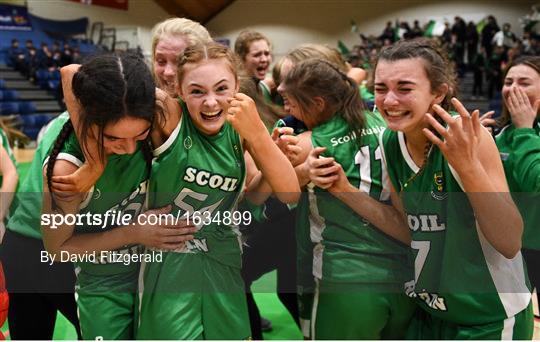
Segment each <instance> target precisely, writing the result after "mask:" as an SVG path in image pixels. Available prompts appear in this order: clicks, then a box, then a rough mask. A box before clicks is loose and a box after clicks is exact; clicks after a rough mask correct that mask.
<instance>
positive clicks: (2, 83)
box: [0, 78, 6, 89]
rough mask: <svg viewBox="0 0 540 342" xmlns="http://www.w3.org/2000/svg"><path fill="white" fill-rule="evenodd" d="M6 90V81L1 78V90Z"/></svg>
mask: <svg viewBox="0 0 540 342" xmlns="http://www.w3.org/2000/svg"><path fill="white" fill-rule="evenodd" d="M5 88H6V81H4V79H3V78H0V89H5Z"/></svg>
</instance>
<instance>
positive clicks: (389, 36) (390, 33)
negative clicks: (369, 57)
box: [379, 21, 394, 42]
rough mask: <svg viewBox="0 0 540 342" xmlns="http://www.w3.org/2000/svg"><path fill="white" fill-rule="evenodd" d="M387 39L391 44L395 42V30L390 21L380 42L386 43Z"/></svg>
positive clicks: (380, 37)
mask: <svg viewBox="0 0 540 342" xmlns="http://www.w3.org/2000/svg"><path fill="white" fill-rule="evenodd" d="M386 39H388V40H390V42H394V28H393V27H392V22H391V21H388V22H387V23H386V27H385V28H384V30H383V32H382V34H381V35H380V36H379V40H381V41H385V40H386Z"/></svg>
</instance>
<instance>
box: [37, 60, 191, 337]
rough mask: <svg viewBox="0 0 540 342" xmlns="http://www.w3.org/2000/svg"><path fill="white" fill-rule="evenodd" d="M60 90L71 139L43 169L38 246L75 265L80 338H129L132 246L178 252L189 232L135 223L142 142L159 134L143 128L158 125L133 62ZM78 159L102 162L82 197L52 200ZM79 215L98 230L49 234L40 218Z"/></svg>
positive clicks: (147, 83)
mask: <svg viewBox="0 0 540 342" xmlns="http://www.w3.org/2000/svg"><path fill="white" fill-rule="evenodd" d="M71 90H72V94H70V91H71ZM64 91H67V92H68V94H69V95H68V96H67V97H66V98H67V101H68V109H69V110H70V111H74V112H75V113H73V114H75V115H73V117H76V118H77V123H76V125H75V127H77V128H78V132H77V133H78V134H77V135H75V132H74V129H73V126H74V125H72V124H71V121H67V122H66V123H65V124H64V126H63V128H62V130H61V131H60V133H59V135H58V137H57V139H56V141H55V142H54V144H53V146H52V148H51V151H50V154H49V158H48V159H47V160H46V161H45V164H46V165H45V167H44V176H43V177H44V178H43V184H44V202H43V209H42V212H43V215H44V216H42V234H43V240H44V245H45V248H46V249H47V251H48V252H49V253H50V254H49V255H50V258H51V259H52V261H66V260H67V261H75V265H76V270H77V271H76V274H77V285H76V293H77V306H78V312H79V319H80V325H81V331H82V335H83V338H84V339H95V338H98V337H102V338H104V339H124V340H126V339H132V338H133V337H134V332H135V323H134V322H135V320H136V314H135V312H136V311H135V308H136V292H137V277H138V273H139V261H140V258H131V257H130V256H132V255H143V254H142V253H143V251H142V249H141V245H145V246H152V247H156V248H160V249H175V248H179V247H181V246H182V245H183V243H184V241H185V240H187V239H189V238H191V236H189V235H185V234H186V233H187V234H189V233H190V232H194V228H193V227H191V228H190V227H183V228H180V229H171V228H175V227H177V226H173V225H172V224H170V223H168V224H162V225H160V226H158V227H156V226H150V225H145V224H144V222H145V220H139V219H137V220H135V218H136V217H137V216H139V215H146V216H148V215H149V213H148V212H146V213H145V214H142V209H143V204H144V201H145V199H146V189H147V181H148V178H149V176H150V168H151V160H152V154H151V146H150V135H151V134H150V133H151V131H152V134H154V133H155V131H159V129H158V128H156V129H153V124H154V123H155V122H157V126H159V127H161V125H160V123H162V122H163V121H164V119H163V118H158V117H157V116H158V115H157V114H156V90H155V84H154V81H153V78H152V75H151V73H150V71H149V70H148V68H147V66H146V65H145V63H144V60H143V59H142V58H140V57H138V56H135V55H132V54H121V55H118V56H115V55H103V56H98V57H95V58H93V59H92V60H90V61H89V62H87V63H85V64H83V65H82V66H81V67H80V68H79V70H78V71H77V72H76V73H75V74H74V75H73V79H72V82H71V87H68V88H67V89H64ZM73 99H75V100H76V101H73ZM79 142H80V143H79ZM85 158H94V159H95V160H98V161H103V160H105V161H106V162H103V163H101V164H103V165H104V168H103V170H100V172H101V175H100V176H99V177H98V179H97V180H96V182H95V184H94V186H93V188H92V189H91V190H90V192H89V193H88V194H86V193H69V194H66V193H64V192H61V191H60V192H59V191H55V190H54V189H53V188H52V186H51V182H52V177H53V176H66V175H69V174H72V173H74V172H76V171H77V169H78V168H79V167H80V166H81V165H83V163H84V161H85ZM51 189H52V191H51ZM50 191H51V192H50ZM166 211H167V208H162V209H161V210H156V211H154V212H153V213H154V214H156V213H157V214H159V213H165V212H166ZM87 213H88V214H92V215H93V216H92V217H96V216H95V215H94V214H101V216H100V217H101V218H100V219H99V220H98V223H96V222H90V221H89V220H83V221H80V220H78V222H76V223H74V222H69V221H67V220H66V221H63V222H62V223H60V224H58V226H57V227H55V226H54V225H53V224H52V223H51V220H50V219H49V220H47V217H51V216H50V214H61V215H64V217H67V215H69V214H82V215H84V214H87ZM111 213H117V214H118V215H120V214H121V215H124V217H125V215H127V214H130V215H131V216H130V218H131V220H132V221H131V222H133V223H130V224H129V225H124V226H121V225H120V223H119V222H118V221H114V222H107V221H106V220H107V214H109V215H110V214H111ZM44 217H45V219H44ZM87 217H88V216H87ZM109 221H111V220H109ZM122 224H125V223H122ZM179 226H182V224H179ZM110 251H112V252H110Z"/></svg>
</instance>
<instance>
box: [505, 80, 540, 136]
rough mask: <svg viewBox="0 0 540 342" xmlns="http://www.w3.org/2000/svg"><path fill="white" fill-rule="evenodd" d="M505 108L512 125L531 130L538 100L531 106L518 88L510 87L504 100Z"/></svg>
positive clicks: (539, 100) (539, 106)
mask: <svg viewBox="0 0 540 342" xmlns="http://www.w3.org/2000/svg"><path fill="white" fill-rule="evenodd" d="M506 106H507V107H508V111H509V112H510V116H511V117H512V123H513V124H514V126H516V127H517V128H532V126H533V123H534V120H535V119H536V116H537V115H538V108H540V99H538V100H536V101H535V102H534V104H531V101H529V97H528V96H527V94H525V91H524V90H523V89H521V88H520V87H516V86H514V87H510V94H509V95H508V97H507V98H506Z"/></svg>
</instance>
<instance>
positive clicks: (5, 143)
mask: <svg viewBox="0 0 540 342" xmlns="http://www.w3.org/2000/svg"><path fill="white" fill-rule="evenodd" d="M0 139H1V140H2V142H1V143H2V146H4V148H5V149H6V152H7V154H8V156H9V159H11V162H12V163H13V165H15V168H17V169H18V165H17V161H16V160H15V155H13V151H12V150H11V146H9V139H8V137H7V135H6V133H5V132H4V131H3V130H2V129H0ZM3 181H4V177H3V176H2V175H0V185H1V184H2V182H3ZM19 184H21V182H20V180H19V182H18V183H17V187H16V188H15V192H16V191H17V190H18V188H19ZM16 207H17V198H16V197H14V198H13V201H12V202H11V206H10V209H9V210H8V212H7V213H6V216H5V217H4V224H5V223H7V222H8V220H9V217H10V215H11V213H12V212H13V210H14V209H15V208H16Z"/></svg>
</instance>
